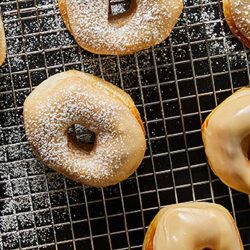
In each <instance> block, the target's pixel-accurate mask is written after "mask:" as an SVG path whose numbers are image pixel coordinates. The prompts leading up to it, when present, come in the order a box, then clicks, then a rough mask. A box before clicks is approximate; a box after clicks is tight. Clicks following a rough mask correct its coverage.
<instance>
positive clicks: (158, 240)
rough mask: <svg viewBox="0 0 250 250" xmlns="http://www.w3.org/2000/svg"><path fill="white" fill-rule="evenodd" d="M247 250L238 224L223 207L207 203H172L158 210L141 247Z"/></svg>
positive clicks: (188, 249) (189, 249)
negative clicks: (244, 247) (243, 244)
mask: <svg viewBox="0 0 250 250" xmlns="http://www.w3.org/2000/svg"><path fill="white" fill-rule="evenodd" d="M194 249H197V250H198V249H199V250H212V249H216V250H225V249H226V250H244V249H243V246H242V241H241V238H240V234H239V231H238V228H237V226H236V225H235V223H234V220H233V218H232V217H231V215H230V213H229V212H228V211H227V210H226V209H225V208H224V207H222V206H220V205H217V204H210V203H206V202H204V203H203V202H194V203H180V204H175V205H169V206H167V207H165V208H163V209H161V210H160V211H159V213H158V214H157V215H156V216H155V218H154V219H153V221H152V222H151V224H150V225H149V228H148V231H147V233H146V236H145V239H144V243H143V248H142V250H194Z"/></svg>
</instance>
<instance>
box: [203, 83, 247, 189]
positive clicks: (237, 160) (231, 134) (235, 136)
mask: <svg viewBox="0 0 250 250" xmlns="http://www.w3.org/2000/svg"><path fill="white" fill-rule="evenodd" d="M249 117H250V88H242V89H241V90H239V91H237V92H235V93H234V94H233V95H231V96H230V97H229V98H227V99H226V100H225V101H224V102H222V103H221V104H220V105H219V106H218V107H217V108H215V109H214V111H213V112H212V113H211V114H210V115H209V116H208V117H207V118H206V120H205V122H204V124H203V125H202V138H203V142H204V145H205V152H206V155H207V158H208V162H209V165H210V167H211V168H212V170H213V171H214V173H215V174H216V175H217V176H218V177H219V178H220V179H221V180H222V181H223V182H224V183H225V184H226V185H228V186H230V187H232V188H234V189H236V190H239V191H241V192H244V193H247V194H250V161H249V159H248V155H249V152H248V151H249V145H250V141H249V140H248V138H249V135H250V119H249Z"/></svg>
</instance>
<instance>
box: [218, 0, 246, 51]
mask: <svg viewBox="0 0 250 250" xmlns="http://www.w3.org/2000/svg"><path fill="white" fill-rule="evenodd" d="M223 10H224V15H225V18H226V21H227V23H228V26H229V28H230V30H231V31H232V33H234V35H235V36H236V37H237V38H238V39H239V40H240V41H241V42H242V43H244V44H245V45H246V47H248V48H250V0H223Z"/></svg>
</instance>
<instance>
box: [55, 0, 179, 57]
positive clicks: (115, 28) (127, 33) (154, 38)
mask: <svg viewBox="0 0 250 250" xmlns="http://www.w3.org/2000/svg"><path fill="white" fill-rule="evenodd" d="M59 8H60V10H61V14H62V17H63V19H64V22H65V24H66V26H67V28H68V29H69V31H70V32H71V33H72V35H73V36H74V38H75V40H76V42H77V43H78V44H79V45H80V46H81V47H82V48H84V49H86V50H88V51H90V52H93V53H97V54H109V55H126V54H132V53H135V52H137V51H140V50H143V49H146V48H149V47H151V46H153V45H156V44H159V43H161V42H162V41H164V40H165V39H166V38H167V37H168V36H169V34H170V32H171V30H172V29H173V27H174V25H175V24H176V22H177V20H178V17H179V16H180V14H181V12H182V8H183V4H182V0H164V1H163V0H132V1H131V7H130V9H129V11H128V12H126V13H124V14H121V15H118V17H113V18H110V17H109V0H95V1H93V0H59Z"/></svg>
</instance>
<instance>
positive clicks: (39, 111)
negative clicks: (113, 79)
mask: <svg viewBox="0 0 250 250" xmlns="http://www.w3.org/2000/svg"><path fill="white" fill-rule="evenodd" d="M23 115H24V126H25V132H26V135H27V138H28V141H29V142H30V145H31V146H32V148H33V151H34V154H35V155H36V156H37V157H38V159H40V160H41V161H42V162H43V163H44V164H46V165H47V166H49V167H51V168H52V169H54V170H56V171H58V172H60V173H62V174H64V175H65V176H66V177H68V178H70V179H72V180H75V181H78V182H80V183H82V184H86V185H89V186H93V187H106V186H110V185H114V184H117V183H118V182H120V181H122V180H124V179H126V178H128V177H129V176H130V175H131V174H132V173H134V171H135V170H136V169H137V168H138V166H139V165H140V163H141V161H142V160H143V157H144V154H145V150H146V141H145V131H144V127H143V123H142V121H141V118H140V114H139V112H138V110H137V109H136V107H135V104H134V102H133V100H132V99H131V97H130V96H129V95H128V94H126V93H125V92H124V91H123V90H121V89H119V88H118V87H116V86H114V85H112V84H111V83H109V82H106V81H104V80H102V79H100V78H98V77H95V76H92V75H90V74H87V73H83V72H79V71H76V70H70V71H67V72H63V73H59V74H56V75H54V76H52V77H50V78H48V79H47V80H45V81H44V82H42V83H41V84H40V85H39V86H38V87H36V88H35V90H34V91H33V92H31V94H30V95H29V96H28V97H27V98H26V100H25V102H24V112H23ZM74 124H79V125H82V126H83V127H84V128H86V129H88V130H90V131H92V132H93V133H94V134H95V141H94V145H93V147H92V149H91V150H90V151H88V150H85V149H83V148H82V147H80V145H78V144H77V143H76V142H75V141H74V140H72V139H71V138H70V136H69V135H68V130H69V128H71V126H72V125H74Z"/></svg>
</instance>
